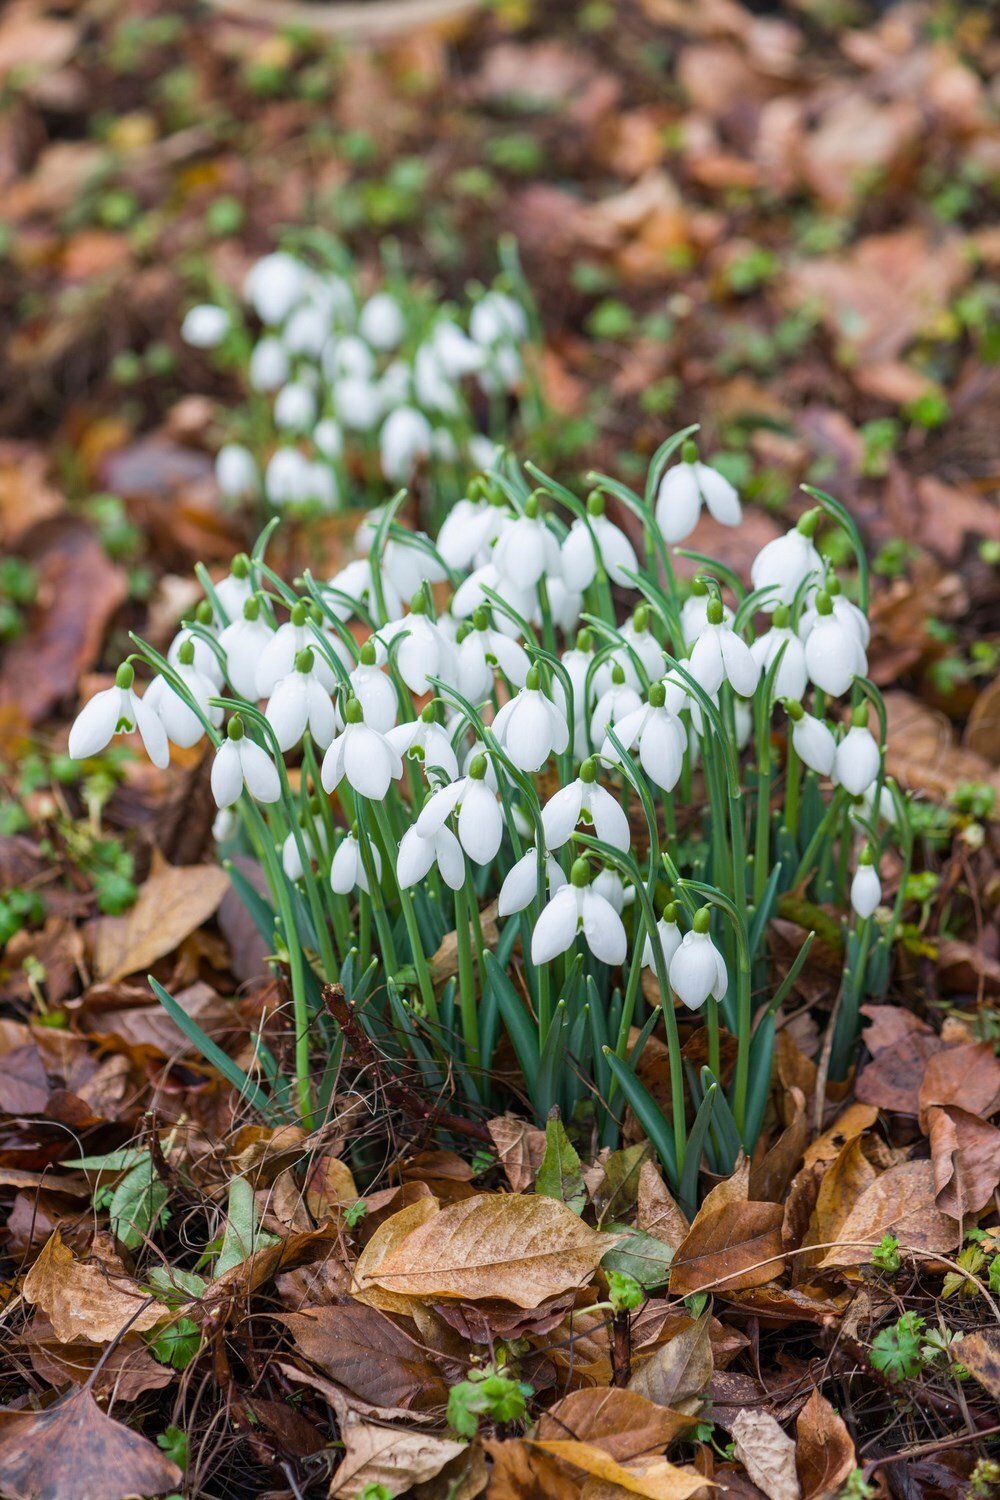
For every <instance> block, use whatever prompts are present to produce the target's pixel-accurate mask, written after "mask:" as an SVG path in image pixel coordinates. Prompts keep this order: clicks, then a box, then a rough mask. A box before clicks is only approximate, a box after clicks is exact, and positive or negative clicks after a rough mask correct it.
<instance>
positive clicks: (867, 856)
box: [858, 844, 875, 865]
mask: <svg viewBox="0 0 1000 1500" xmlns="http://www.w3.org/2000/svg"><path fill="white" fill-rule="evenodd" d="M858 863H859V864H862V865H873V864H874V863H875V854H874V851H873V850H872V846H871V844H866V845H865V847H864V848H863V849H862V851H861V857H860V859H859V860H858Z"/></svg>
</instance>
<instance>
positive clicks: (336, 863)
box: [330, 833, 382, 896]
mask: <svg viewBox="0 0 1000 1500" xmlns="http://www.w3.org/2000/svg"><path fill="white" fill-rule="evenodd" d="M368 847H369V849H370V850H371V857H372V865H373V867H374V870H375V879H376V880H378V881H381V879H382V856H381V855H380V854H379V852H378V849H377V848H376V846H375V845H374V844H373V843H371V842H369V846H368ZM330 886H331V888H332V889H333V890H334V891H335V892H336V894H337V895H338V896H349V895H350V894H351V892H352V891H353V890H355V889H357V890H359V891H364V893H365V895H366V896H370V895H371V887H370V885H369V882H368V872H367V870H366V869H365V861H364V857H363V855H362V853H361V845H360V844H359V843H358V839H357V835H356V834H354V833H348V834H346V835H345V836H344V838H342V839H341V841H340V843H339V844H338V845H337V852H336V853H335V854H334V856H333V861H332V863H331V865H330Z"/></svg>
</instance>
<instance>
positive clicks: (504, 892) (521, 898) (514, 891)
mask: <svg viewBox="0 0 1000 1500" xmlns="http://www.w3.org/2000/svg"><path fill="white" fill-rule="evenodd" d="M545 884H546V887H547V889H548V890H549V891H550V892H552V891H558V890H561V889H562V887H563V886H564V885H565V884H566V876H565V874H564V873H563V868H562V865H561V864H560V863H559V861H558V860H557V859H556V858H555V857H554V856H553V855H551V854H547V855H546V856H545ZM538 894H539V891H538V850H537V849H536V848H534V847H532V848H530V849H528V850H527V851H526V852H525V853H524V854H522V856H521V858H520V859H519V860H517V862H516V863H515V864H513V865H511V867H510V869H509V870H508V871H507V875H506V877H505V879H504V883H503V885H502V886H501V887H500V895H499V897H498V898H497V913H498V915H499V916H501V917H512V916H513V915H514V913H515V912H519V911H524V908H525V907H526V906H530V905H531V903H532V901H534V899H535V897H536V896H537V895H538Z"/></svg>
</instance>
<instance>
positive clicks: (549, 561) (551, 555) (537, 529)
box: [493, 495, 560, 589]
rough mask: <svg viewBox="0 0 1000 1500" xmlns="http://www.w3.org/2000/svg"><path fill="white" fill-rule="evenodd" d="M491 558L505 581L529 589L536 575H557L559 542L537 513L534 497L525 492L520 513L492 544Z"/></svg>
mask: <svg viewBox="0 0 1000 1500" xmlns="http://www.w3.org/2000/svg"><path fill="white" fill-rule="evenodd" d="M493 562H494V565H495V567H496V569H497V571H498V573H499V574H500V575H501V577H502V578H503V579H504V580H505V582H510V583H511V584H513V586H514V587H515V588H517V589H533V588H534V587H535V585H536V584H537V583H538V581H539V579H541V578H545V579H546V580H548V579H551V578H556V577H558V576H559V563H560V558H559V543H558V542H557V541H556V538H555V535H554V533H553V532H551V531H550V530H549V528H548V527H547V526H546V524H545V522H544V520H543V519H542V517H541V516H540V515H539V513H538V498H537V496H535V495H529V496H528V498H527V500H526V501H525V502H524V513H523V515H520V516H518V517H517V519H516V520H514V521H509V522H508V523H507V525H506V526H505V527H504V529H503V531H502V532H501V533H500V537H499V539H498V541H497V543H496V546H495V547H494V548H493Z"/></svg>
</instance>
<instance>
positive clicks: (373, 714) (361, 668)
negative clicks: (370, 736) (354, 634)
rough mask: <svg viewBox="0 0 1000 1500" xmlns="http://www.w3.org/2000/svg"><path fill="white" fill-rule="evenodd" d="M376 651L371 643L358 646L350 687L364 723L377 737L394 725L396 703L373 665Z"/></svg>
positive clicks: (384, 678)
mask: <svg viewBox="0 0 1000 1500" xmlns="http://www.w3.org/2000/svg"><path fill="white" fill-rule="evenodd" d="M375 658H376V651H375V645H374V642H373V641H365V644H364V645H363V646H362V647H361V660H360V661H359V662H358V665H357V666H356V667H355V668H354V671H353V672H352V673H351V687H352V689H353V690H354V696H355V697H356V698H357V700H358V702H359V703H360V704H361V708H362V712H363V714H364V719H365V723H366V724H370V725H371V726H372V728H373V729H377V730H378V732H379V734H388V732H389V730H390V729H391V728H392V727H393V725H394V724H395V722H396V710H397V708H398V706H399V705H398V702H397V699H396V689H395V688H394V687H393V685H392V682H391V681H390V679H389V678H388V677H387V676H386V674H385V673H384V672H383V671H382V670H381V668H380V667H377V666H376V665H375Z"/></svg>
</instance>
